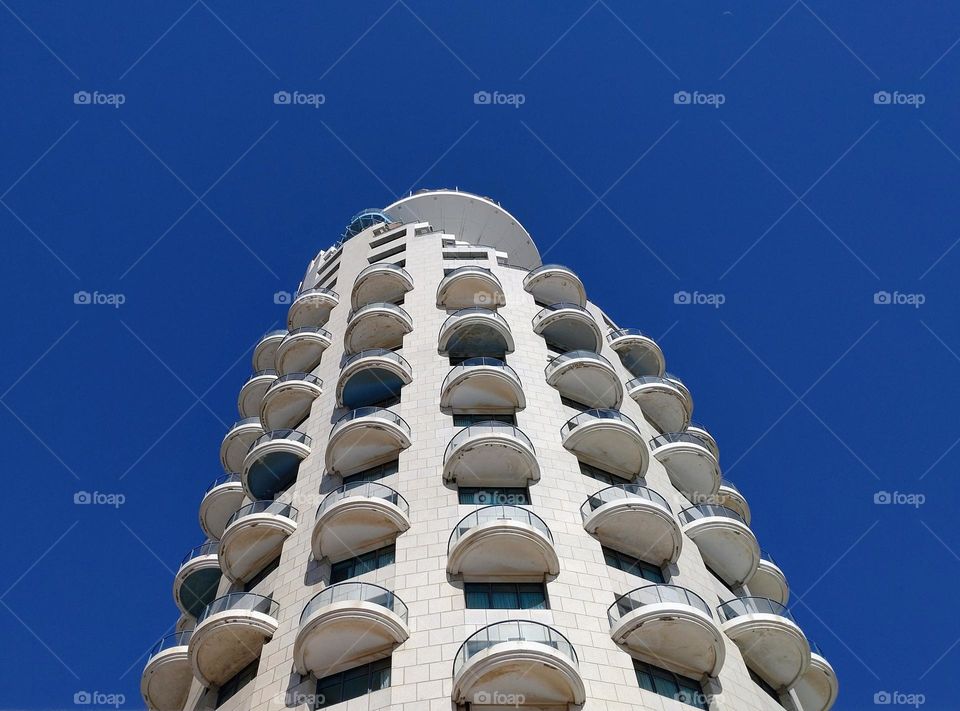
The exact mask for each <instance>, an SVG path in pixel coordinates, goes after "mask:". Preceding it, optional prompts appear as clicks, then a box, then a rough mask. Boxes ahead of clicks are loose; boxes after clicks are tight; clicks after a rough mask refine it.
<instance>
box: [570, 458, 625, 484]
mask: <svg viewBox="0 0 960 711" xmlns="http://www.w3.org/2000/svg"><path fill="white" fill-rule="evenodd" d="M580 473H581V474H583V475H584V476H588V477H590V478H591V479H596V480H597V481H602V482H603V483H604V484H607V485H609V486H616V485H618V484H629V483H630V480H629V479H624V478H622V477H619V476H617V475H616V474H611V473H610V472H605V471H603V469H597V468H596V467H591V466H590V465H589V464H584V463H583V462H580Z"/></svg>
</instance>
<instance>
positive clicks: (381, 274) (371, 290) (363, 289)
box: [350, 262, 413, 311]
mask: <svg viewBox="0 0 960 711" xmlns="http://www.w3.org/2000/svg"><path fill="white" fill-rule="evenodd" d="M412 289H413V277H412V276H410V274H409V273H408V272H407V270H406V269H404V268H403V267H399V266H397V265H396V264H391V263H390V262H378V263H377V264H371V265H370V266H369V267H367V268H366V269H364V270H363V271H361V272H360V273H359V274H358V275H357V279H356V281H354V283H353V294H352V295H351V297H350V305H351V307H352V308H353V310H354V311H356V310H357V309H359V308H362V307H364V306H366V305H367V304H376V303H384V302H386V303H390V304H394V303H397V302H398V301H400V300H401V299H402V298H403V297H404V295H405V294H406V293H407V292H408V291H410V290H412Z"/></svg>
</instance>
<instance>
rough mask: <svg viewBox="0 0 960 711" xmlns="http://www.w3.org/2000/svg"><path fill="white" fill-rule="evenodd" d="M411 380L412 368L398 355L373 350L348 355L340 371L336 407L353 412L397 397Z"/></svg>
mask: <svg viewBox="0 0 960 711" xmlns="http://www.w3.org/2000/svg"><path fill="white" fill-rule="evenodd" d="M412 380H413V369H412V368H411V367H410V364H409V363H408V362H407V359H406V358H404V357H403V356H402V355H400V354H399V353H394V352H393V351H388V350H386V349H385V348H373V349H372V350H369V351H360V352H359V353H354V354H353V355H352V356H350V357H349V358H348V359H347V360H346V362H345V363H344V364H343V367H342V368H341V370H340V380H339V381H338V382H337V404H338V405H339V406H340V407H349V408H350V409H356V408H358V407H366V406H367V405H371V404H373V403H375V402H383V401H384V400H390V399H393V398H398V397H400V390H401V389H402V388H403V386H404V385H409V384H410V383H411V381H412Z"/></svg>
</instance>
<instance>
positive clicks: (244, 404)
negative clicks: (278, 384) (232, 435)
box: [237, 371, 277, 419]
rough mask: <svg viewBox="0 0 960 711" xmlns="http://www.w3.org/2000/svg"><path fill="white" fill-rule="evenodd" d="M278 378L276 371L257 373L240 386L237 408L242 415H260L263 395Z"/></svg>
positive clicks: (246, 416) (245, 416)
mask: <svg viewBox="0 0 960 711" xmlns="http://www.w3.org/2000/svg"><path fill="white" fill-rule="evenodd" d="M276 379H277V374H276V372H275V371H269V372H263V373H255V374H254V375H253V376H252V377H251V378H250V379H249V380H248V381H247V382H246V383H244V384H243V387H241V388H240V394H239V395H238V396H237V410H238V411H239V412H240V417H243V418H244V419H246V418H248V417H258V416H259V415H260V403H261V402H263V396H264V394H265V393H266V392H267V390H268V389H269V388H270V386H271V385H273V383H274V381H275V380H276Z"/></svg>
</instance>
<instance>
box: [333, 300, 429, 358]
mask: <svg viewBox="0 0 960 711" xmlns="http://www.w3.org/2000/svg"><path fill="white" fill-rule="evenodd" d="M412 330H413V319H412V318H411V317H410V314H408V313H407V312H406V311H405V310H403V309H402V308H400V307H399V306H397V305H396V304H388V303H386V302H377V303H373V304H367V305H366V306H362V307H360V308H359V309H357V310H356V311H354V312H353V313H352V314H350V320H349V321H348V322H347V330H346V332H345V334H344V337H343V343H344V347H345V348H346V350H347V352H348V353H358V352H359V351H366V350H370V349H371V348H388V349H392V348H399V347H400V346H402V345H403V337H404V336H405V335H407V334H408V333H410V331H412Z"/></svg>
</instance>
